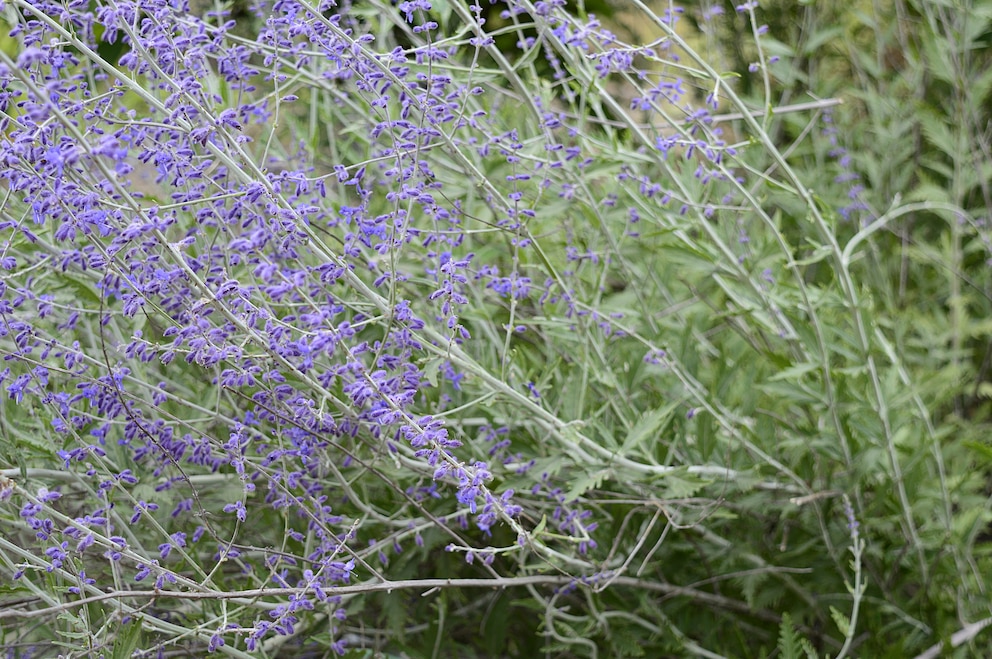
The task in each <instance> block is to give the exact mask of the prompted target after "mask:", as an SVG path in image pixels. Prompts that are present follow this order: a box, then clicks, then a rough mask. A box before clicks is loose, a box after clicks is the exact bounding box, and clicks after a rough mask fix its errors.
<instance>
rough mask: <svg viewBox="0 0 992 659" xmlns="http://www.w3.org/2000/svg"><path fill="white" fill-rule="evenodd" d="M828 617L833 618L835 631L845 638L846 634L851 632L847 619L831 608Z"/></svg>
mask: <svg viewBox="0 0 992 659" xmlns="http://www.w3.org/2000/svg"><path fill="white" fill-rule="evenodd" d="M830 617H831V618H833V620H834V624H835V625H837V629H838V631H840V633H841V635H842V636H847V634H848V632H849V631H850V630H851V621H850V620H849V619H848V617H847V616H846V615H844V614H843V613H841V612H840V610H839V609H837V608H836V607H833V606H831V607H830Z"/></svg>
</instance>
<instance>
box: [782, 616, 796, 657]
mask: <svg viewBox="0 0 992 659" xmlns="http://www.w3.org/2000/svg"><path fill="white" fill-rule="evenodd" d="M801 649H802V648H801V647H800V645H799V632H797V631H796V627H795V625H793V624H792V616H790V615H789V614H788V613H783V614H782V624H781V625H779V629H778V651H779V652H780V653H781V654H780V655H779V656H780V657H781V659H800V656H799V652H800V651H801Z"/></svg>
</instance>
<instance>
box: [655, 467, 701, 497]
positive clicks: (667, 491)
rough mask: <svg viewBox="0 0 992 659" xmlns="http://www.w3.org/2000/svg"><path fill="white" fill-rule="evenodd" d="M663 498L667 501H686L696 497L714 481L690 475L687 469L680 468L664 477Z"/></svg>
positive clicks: (662, 479)
mask: <svg viewBox="0 0 992 659" xmlns="http://www.w3.org/2000/svg"><path fill="white" fill-rule="evenodd" d="M661 482H662V487H663V489H662V497H663V498H665V499H686V498H688V497H691V496H694V495H695V494H696V493H697V492H699V491H700V490H701V489H703V488H704V487H706V486H707V485H709V484H711V483H712V482H713V481H712V480H710V479H707V478H702V477H701V476H696V475H694V474H690V473H689V472H688V470H687V469H685V468H680V469H678V470H676V471H672V472H669V473H667V474H665V475H664V476H662V478H661Z"/></svg>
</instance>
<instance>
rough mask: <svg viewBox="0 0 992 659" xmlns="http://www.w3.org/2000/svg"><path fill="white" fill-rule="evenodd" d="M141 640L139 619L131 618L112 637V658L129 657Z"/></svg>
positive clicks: (128, 658)
mask: <svg viewBox="0 0 992 659" xmlns="http://www.w3.org/2000/svg"><path fill="white" fill-rule="evenodd" d="M140 641H141V621H140V620H132V621H131V622H129V623H128V624H126V625H124V626H123V627H121V628H120V630H119V631H118V632H117V638H115V639H114V651H113V654H112V655H111V656H112V657H113V659H130V657H131V655H132V654H134V651H135V650H136V649H137V648H138V645H139V643H140Z"/></svg>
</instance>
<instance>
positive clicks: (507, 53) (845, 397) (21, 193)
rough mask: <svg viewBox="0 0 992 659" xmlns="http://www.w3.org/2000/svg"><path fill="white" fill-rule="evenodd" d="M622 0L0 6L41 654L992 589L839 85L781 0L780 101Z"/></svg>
mask: <svg viewBox="0 0 992 659" xmlns="http://www.w3.org/2000/svg"><path fill="white" fill-rule="evenodd" d="M339 5H340V6H339ZM631 7H632V8H633V9H631V11H635V12H636V13H637V16H638V20H640V21H643V22H645V23H646V24H649V25H650V31H651V33H652V34H653V35H654V36H653V37H651V38H650V39H641V38H639V37H637V35H635V34H624V33H623V32H622V31H620V30H619V29H618V28H614V29H611V28H608V27H606V25H605V24H604V22H601V21H600V20H598V19H596V18H595V17H594V16H584V15H583V14H582V12H580V11H576V10H575V9H574V8H569V7H567V6H565V3H564V2H561V1H549V2H528V1H520V2H513V3H509V5H508V6H507V7H506V8H504V9H502V10H495V9H492V8H490V7H483V6H481V5H479V4H473V3H468V2H465V3H461V2H456V1H453V0H448V1H441V0H438V1H435V2H427V1H425V0H419V1H413V0H411V1H404V2H399V3H395V6H394V3H388V2H363V3H347V2H341V3H335V2H333V1H325V2H320V3H316V2H310V1H309V0H302V1H293V2H283V1H281V0H279V1H275V2H267V1H264V0H260V1H259V2H257V3H256V4H254V5H252V7H251V11H250V12H249V14H250V15H249V16H242V17H240V18H239V19H238V20H234V19H233V18H232V14H231V12H230V11H228V10H222V9H209V10H201V9H198V8H190V7H189V6H182V5H180V4H177V3H173V2H159V1H157V0H156V1H152V2H142V3H129V2H106V3H103V2H97V3H78V2H70V3H62V4H57V3H45V2H28V1H27V0H13V1H12V2H8V3H6V4H5V5H4V18H5V20H6V21H7V24H8V26H9V34H10V39H11V40H10V41H8V42H7V44H6V47H5V49H4V51H3V52H2V53H0V111H2V113H3V114H2V118H0V129H2V138H0V181H2V185H3V188H4V195H5V202H4V205H3V209H2V211H0V234H2V235H0V268H2V274H0V354H2V355H3V357H4V364H3V367H2V370H0V390H2V392H3V398H4V401H3V410H2V411H3V422H2V430H3V433H4V435H3V437H4V443H3V446H2V447H0V469H2V471H0V477H2V480H0V499H2V502H0V524H2V528H3V533H2V534H0V566H2V569H3V571H4V577H5V581H4V584H5V585H4V586H3V587H2V588H3V590H2V592H0V597H2V598H3V599H2V600H0V601H2V602H3V604H4V605H3V608H2V611H0V631H2V638H0V643H2V644H3V646H4V647H6V648H12V649H11V650H10V652H11V653H12V656H25V657H26V656H31V657H37V656H56V655H57V654H59V653H61V655H60V656H84V655H91V656H108V657H111V656H112V657H115V658H116V657H130V656H169V655H173V654H181V653H187V654H188V655H189V656H201V655H202V654H204V653H215V652H216V653H224V654H227V655H229V656H237V657H248V656H280V657H282V656H316V654H315V653H318V652H319V653H321V654H322V655H326V654H347V653H349V652H351V653H354V654H355V656H366V655H365V654H363V653H372V652H391V653H394V654H393V655H391V656H401V655H400V654H398V653H400V652H411V653H414V654H417V655H418V656H420V655H423V656H427V655H430V654H431V653H433V656H455V654H457V653H459V652H462V651H464V652H465V653H469V652H481V653H488V654H489V656H496V655H500V654H505V655H520V656H533V655H535V654H537V653H540V652H542V651H543V652H547V653H554V654H556V655H575V656H596V655H597V654H604V655H606V656H633V655H636V654H638V653H645V654H646V655H648V656H662V655H663V654H664V653H675V654H682V653H687V652H688V653H706V652H711V651H714V652H715V651H719V652H728V653H731V654H741V653H744V654H750V653H757V652H759V648H761V647H765V648H770V647H773V646H775V645H776V643H778V645H779V647H780V649H783V653H785V654H788V652H792V651H794V652H796V653H797V654H795V655H790V656H799V655H798V652H799V649H798V648H800V647H802V648H808V650H809V652H814V651H817V650H818V651H822V652H827V653H830V654H831V655H836V654H837V653H840V654H845V653H847V652H849V651H851V650H852V649H853V648H855V647H857V646H859V645H865V644H867V647H877V648H882V647H888V646H889V645H890V644H891V643H892V642H893V641H892V639H893V638H900V639H902V641H904V642H905V643H906V648H922V647H926V646H928V645H930V644H931V643H933V642H936V641H939V640H940V639H941V638H946V637H947V636H948V635H949V634H950V632H952V631H954V630H956V629H957V628H958V627H957V626H955V625H956V624H957V622H956V621H957V618H958V617H960V618H961V619H962V620H968V619H972V618H973V617H976V616H978V615H980V614H981V613H982V612H983V611H984V605H982V604H980V603H979V602H978V601H977V600H976V599H975V597H976V594H977V593H980V592H982V588H983V586H982V583H981V578H980V571H978V570H973V569H972V568H970V567H969V566H972V565H977V564H976V563H975V561H976V560H977V559H975V558H974V556H973V555H972V550H971V548H970V546H969V545H968V538H970V542H974V538H975V535H976V533H977V532H976V531H975V530H974V529H976V528H978V527H977V526H974V527H972V526H968V527H967V528H966V527H965V526H962V524H965V523H966V522H967V523H972V524H975V525H977V524H979V522H981V523H987V521H988V518H989V511H988V506H987V505H986V507H985V508H984V509H983V510H981V512H980V514H978V515H977V516H970V517H967V518H962V517H961V516H960V514H959V511H957V510H955V509H954V505H955V504H956V503H958V502H959V501H965V500H967V501H969V502H972V503H974V502H975V501H980V500H981V499H980V490H981V486H982V482H981V478H980V477H979V475H978V474H977V473H975V474H974V475H973V476H972V475H969V472H968V471H967V470H966V467H967V465H968V464H969V459H970V458H969V457H968V455H967V454H966V453H964V452H963V449H962V448H961V447H962V446H963V445H962V444H960V443H951V444H948V445H947V446H944V445H942V443H941V439H942V436H943V435H944V434H945V433H944V431H942V430H940V429H939V428H937V427H935V425H934V424H933V420H934V418H935V413H934V412H933V411H932V410H933V409H935V408H940V407H941V406H944V405H946V404H947V402H948V392H947V391H946V390H944V389H941V388H939V387H937V386H934V387H933V388H927V387H923V386H921V385H920V386H919V388H918V383H919V382H920V381H921V380H922V377H921V375H920V374H921V373H925V372H927V368H928V367H927V366H926V365H925V364H923V363H922V362H921V361H919V358H920V357H921V355H923V354H925V353H926V349H927V347H926V346H920V345H916V344H914V342H913V340H912V338H911V337H909V338H907V336H906V335H905V334H904V332H907V331H909V330H908V328H906V327H905V326H904V325H901V324H899V323H900V322H901V321H899V320H898V317H897V316H895V315H888V314H889V307H888V306H886V305H887V304H888V302H887V301H876V300H875V299H874V297H873V295H874V294H873V292H872V289H871V288H870V286H871V285H872V284H871V279H870V278H869V277H867V275H866V271H867V270H868V269H867V268H865V266H864V263H863V261H862V259H863V258H867V257H868V256H869V255H870V254H871V252H872V249H875V248H876V247H877V246H878V245H879V244H881V243H880V242H878V241H879V240H881V239H879V238H878V236H876V235H875V234H876V233H877V232H878V230H879V229H880V228H883V227H888V226H890V223H892V224H894V220H895V219H897V218H899V217H900V216H901V214H902V213H901V212H889V213H888V214H882V213H879V212H877V211H873V210H872V209H873V207H874V206H873V205H872V203H871V202H872V199H871V197H870V196H869V193H870V190H868V189H867V187H866V184H867V182H866V181H864V180H862V178H860V176H859V175H858V173H857V172H856V171H855V170H854V167H853V164H852V160H851V158H850V157H848V155H847V153H848V152H847V151H846V150H845V146H844V143H843V138H844V133H843V132H842V131H841V130H840V126H841V123H840V121H841V120H840V119H838V118H837V117H836V115H835V114H833V111H832V110H831V108H832V107H833V106H835V105H836V101H835V100H833V99H828V100H824V101H815V102H810V103H801V104H793V105H791V106H785V105H781V106H779V105H776V103H777V99H775V98H773V97H772V96H771V88H772V83H773V82H775V83H776V85H777V84H778V82H779V78H783V79H784V78H786V77H787V76H788V75H789V72H790V71H791V69H790V68H789V67H790V66H791V65H792V64H791V62H790V61H789V60H784V61H779V55H778V53H779V52H780V51H781V50H782V49H777V50H776V49H775V48H774V47H773V48H771V49H768V46H767V45H765V44H768V45H774V44H776V43H778V42H773V41H772V40H771V39H770V37H768V36H767V35H766V34H765V33H766V29H765V28H764V27H763V25H762V23H761V19H760V15H759V13H760V10H759V8H758V7H757V4H756V3H745V4H743V5H740V6H738V7H736V9H735V11H734V12H729V13H733V14H734V15H733V16H732V18H733V20H737V21H742V22H743V24H745V25H747V26H748V29H749V30H750V35H751V36H750V38H749V39H748V41H747V43H748V48H750V49H752V50H751V51H748V52H753V62H752V63H751V65H750V66H749V75H751V76H753V80H751V81H750V82H751V83H755V81H757V83H758V84H755V85H754V86H755V88H758V89H759V91H760V92H761V93H763V94H764V97H763V98H761V99H759V100H760V103H758V104H757V105H755V104H753V103H749V102H746V100H745V99H744V98H742V96H741V95H740V94H739V93H738V91H736V89H737V87H736V86H735V84H734V83H733V81H732V80H729V79H727V78H726V77H725V76H723V75H722V73H721V71H720V70H719V68H718V65H717V63H716V62H715V61H714V60H711V59H708V58H707V57H704V56H703V55H701V54H700V53H701V52H704V51H703V50H702V49H697V48H694V46H693V45H692V44H691V43H690V41H691V40H689V41H687V40H686V39H687V37H686V36H685V35H686V28H685V26H686V24H685V22H684V21H683V20H682V19H683V16H684V13H683V12H682V11H681V10H676V9H674V8H669V9H668V10H667V11H664V12H661V13H655V12H652V11H651V10H650V9H649V8H648V7H646V6H644V5H642V4H641V3H640V2H639V1H636V0H635V2H634V3H632V5H631ZM718 9H719V8H718V7H707V8H702V9H700V10H699V11H698V12H695V13H693V20H694V21H696V23H697V28H698V32H699V33H700V34H706V30H707V29H708V26H710V25H711V23H710V22H711V21H718V20H720V19H721V17H722V15H723V14H722V13H721V12H720V11H718ZM621 23H622V21H621ZM712 25H714V26H715V25H716V24H715V23H712ZM714 29H715V28H714ZM507 35H513V36H514V37H515V40H514V42H513V46H512V48H511V49H508V48H507V47H505V46H504V47H502V48H500V47H498V46H497V41H496V39H497V37H499V38H501V39H502V41H501V42H500V43H504V44H505V43H506V36H507ZM779 45H780V44H779ZM776 88H778V87H776ZM773 106H774V109H775V110H776V113H777V114H776V113H773V112H771V110H772V109H773ZM755 107H761V108H763V109H762V110H755ZM773 115H774V116H773ZM796 117H800V119H796ZM796 122H799V123H800V125H801V126H802V127H801V128H800V129H798V130H797V129H796V126H797V124H796ZM782 126H784V128H781V131H780V132H781V133H782V134H792V135H793V137H794V142H793V143H791V144H786V143H785V141H784V139H783V138H781V136H776V135H777V132H779V127H782ZM790 131H794V133H790ZM811 163H812V164H815V165H816V167H818V168H822V169H823V170H824V171H826V170H828V169H829V168H831V167H833V168H835V169H836V170H837V171H838V172H839V173H838V174H836V176H837V178H836V179H835V180H834V181H833V182H831V181H830V180H829V177H827V178H826V179H823V174H822V173H821V172H820V171H817V170H814V171H812V172H811V171H810V170H809V167H810V164H811ZM851 185H856V187H855V188H852V187H851ZM813 188H816V190H817V192H816V193H814V191H813ZM821 188H822V189H821ZM817 195H822V196H817ZM955 203H956V202H955ZM933 208H936V207H931V210H932V209H933ZM948 209H950V210H948ZM914 210H915V208H914ZM938 210H941V211H942V212H943V211H947V212H951V211H953V212H954V213H956V214H957V217H960V218H968V219H969V221H972V222H976V223H977V220H975V218H976V217H978V216H977V215H976V214H975V213H974V212H973V211H972V210H968V209H966V208H963V207H960V206H956V205H954V203H952V202H950V201H948V202H946V203H945V204H944V206H941V207H940V208H939V209H938ZM964 225H965V226H967V224H966V223H965V224H964ZM975 226H977V224H975ZM980 233H981V230H979V231H976V235H979V234H980ZM959 239H960V234H959ZM976 244H978V243H976ZM983 244H984V243H983ZM913 267H914V268H915V267H916V266H915V264H914V266H913ZM921 267H922V266H921ZM981 276H982V277H983V278H985V279H987V275H985V274H982V275H981ZM985 279H983V280H982V281H984V280H985ZM886 286H889V285H888V284H884V285H881V284H880V285H879V287H878V288H876V289H874V290H876V291H879V292H878V293H877V294H878V295H879V296H881V295H883V294H884V293H885V291H887V290H888V289H887V288H885V287H886ZM876 305H878V306H877V307H876ZM879 310H880V311H879ZM876 311H878V314H877V315H876ZM935 313H936V312H935ZM877 318H883V319H885V321H886V322H880V321H878V320H877ZM889 320H891V321H892V322H891V323H888V321H889ZM959 320H960V319H959ZM959 347H960V346H959ZM897 348H898V349H897ZM954 359H955V360H957V361H956V362H955V372H956V373H958V374H960V373H961V372H962V369H966V368H967V367H966V366H965V365H964V364H963V362H962V360H961V359H960V357H955V358H954ZM949 373H950V372H949V371H948V373H944V374H943V375H944V376H945V377H947V378H949V379H953V378H952V376H951V375H950V374H949ZM953 377H959V376H953ZM955 466H956V467H958V468H962V469H965V470H964V471H954V470H952V467H955ZM958 475H960V476H958ZM921 501H927V502H930V505H929V506H928V507H926V508H925V509H924V508H922V507H921V503H920V502H921ZM872 537H874V544H866V538H872ZM897 552H899V553H897ZM983 560H986V563H987V558H986V559H983ZM983 565H984V564H983ZM952 579H957V580H958V582H957V583H955V584H954V585H953V587H951V586H950V585H949V583H950V580H952ZM869 588H871V590H869ZM920 592H922V594H919V593H920ZM866 593H868V595H867V596H866ZM947 593H955V597H956V599H941V598H944V597H945V596H946V595H947ZM931 598H932V599H933V600H935V601H936V600H940V601H941V602H942V603H941V605H940V606H934V607H933V608H932V610H930V611H924V612H923V613H920V611H919V610H918V609H919V608H921V607H923V604H924V603H925V602H928V601H930V600H931ZM893 601H897V602H899V604H891V602H893ZM907 602H909V603H912V605H913V606H915V607H916V608H917V610H916V612H915V613H914V614H913V615H910V614H909V613H907V612H905V611H902V610H900V609H899V607H902V606H908V605H909V604H906V603H907ZM887 603H888V604H887ZM923 608H925V607H923ZM535 612H536V613H537V615H534V614H535ZM984 612H985V613H988V612H987V611H984ZM913 616H917V617H922V618H925V620H917V619H916V618H915V617H913ZM727 620H730V621H731V623H730V624H729V625H728V626H727V628H728V629H730V628H733V629H734V630H735V633H734V634H732V635H728V636H727V637H721V638H714V637H713V636H712V635H711V634H712V629H714V628H716V627H714V625H726V624H727ZM866 620H867V621H868V622H865V621H866ZM25 623H27V624H25ZM864 627H867V628H868V629H872V630H876V631H878V630H882V629H885V632H884V633H881V632H879V633H880V634H881V635H880V636H879V637H878V638H865V637H864V636H862V635H861V629H862V628H864ZM731 636H733V638H731ZM873 644H874V645H873ZM707 648H709V649H707ZM790 648H791V649H790ZM863 651H865V652H870V651H868V650H863ZM907 651H908V649H907ZM367 656H371V654H369V655H367ZM376 656H383V655H376ZM707 656H712V655H707ZM866 656H867V654H866Z"/></svg>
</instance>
